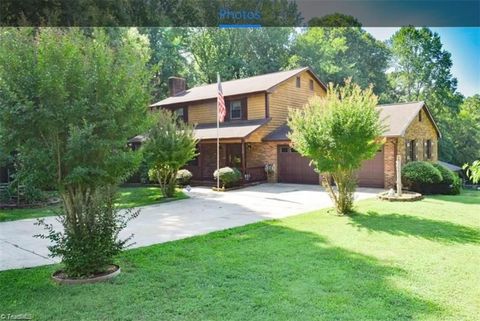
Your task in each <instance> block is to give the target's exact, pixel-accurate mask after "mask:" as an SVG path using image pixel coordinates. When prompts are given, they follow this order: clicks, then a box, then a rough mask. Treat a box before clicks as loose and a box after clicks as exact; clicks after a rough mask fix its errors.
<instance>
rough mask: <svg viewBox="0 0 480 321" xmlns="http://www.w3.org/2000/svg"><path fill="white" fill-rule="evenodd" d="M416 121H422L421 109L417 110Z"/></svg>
mask: <svg viewBox="0 0 480 321" xmlns="http://www.w3.org/2000/svg"><path fill="white" fill-rule="evenodd" d="M418 121H422V111H421V110H420V111H419V112H418Z"/></svg>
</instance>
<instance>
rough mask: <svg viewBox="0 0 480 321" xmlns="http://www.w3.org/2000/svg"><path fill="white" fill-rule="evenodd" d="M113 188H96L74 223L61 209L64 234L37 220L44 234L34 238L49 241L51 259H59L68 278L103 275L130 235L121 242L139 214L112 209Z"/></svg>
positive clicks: (113, 199)
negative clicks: (132, 221) (120, 237)
mask: <svg viewBox="0 0 480 321" xmlns="http://www.w3.org/2000/svg"><path fill="white" fill-rule="evenodd" d="M114 201H115V189H114V188H113V187H108V188H103V189H99V190H98V191H96V192H95V193H93V194H92V195H91V197H89V200H88V202H84V203H83V204H84V206H82V207H81V208H78V210H77V222H75V223H74V224H72V222H70V221H69V217H68V216H67V215H65V212H64V210H63V209H62V210H61V211H60V215H59V219H60V222H61V223H62V224H63V226H64V227H65V232H59V231H55V229H54V227H53V225H52V224H46V223H45V222H44V221H43V220H38V222H37V223H36V224H37V225H42V226H43V227H44V228H45V230H46V231H47V235H42V234H40V235H35V236H36V237H39V238H42V239H49V240H50V241H52V243H53V245H51V246H49V247H48V248H49V250H50V252H51V254H50V256H51V257H61V258H62V262H63V263H64V265H65V272H66V274H67V275H68V276H69V277H84V276H91V275H95V274H98V273H101V272H104V271H105V270H106V268H107V267H108V265H109V264H111V263H112V257H113V256H114V255H116V254H118V253H119V252H120V251H121V250H122V249H123V248H125V247H128V246H129V245H128V244H127V243H128V242H129V241H130V239H131V238H132V236H133V235H131V236H130V237H128V238H126V239H123V240H120V239H118V234H119V233H120V231H121V230H122V229H124V228H125V226H126V225H127V223H128V222H129V221H130V220H131V219H133V218H135V217H137V216H138V214H139V213H140V211H135V212H133V211H132V210H131V209H130V210H127V211H119V210H118V209H117V208H116V207H115V206H114Z"/></svg>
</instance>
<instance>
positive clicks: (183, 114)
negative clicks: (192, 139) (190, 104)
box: [173, 107, 188, 122]
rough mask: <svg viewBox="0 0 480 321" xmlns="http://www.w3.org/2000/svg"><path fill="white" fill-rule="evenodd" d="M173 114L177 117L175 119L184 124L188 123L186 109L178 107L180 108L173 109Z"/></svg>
mask: <svg viewBox="0 0 480 321" xmlns="http://www.w3.org/2000/svg"><path fill="white" fill-rule="evenodd" d="M173 112H174V113H175V115H176V116H177V119H181V120H183V121H184V122H187V121H188V119H187V108H186V107H180V108H177V109H174V110H173Z"/></svg>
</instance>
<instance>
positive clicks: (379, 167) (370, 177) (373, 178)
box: [358, 148, 384, 187]
mask: <svg viewBox="0 0 480 321" xmlns="http://www.w3.org/2000/svg"><path fill="white" fill-rule="evenodd" d="M383 179H384V170H383V148H382V150H381V151H379V152H378V153H377V155H375V158H373V159H369V160H366V161H364V162H363V164H362V167H361V168H360V170H359V171H358V186H364V187H383V185H384V183H383Z"/></svg>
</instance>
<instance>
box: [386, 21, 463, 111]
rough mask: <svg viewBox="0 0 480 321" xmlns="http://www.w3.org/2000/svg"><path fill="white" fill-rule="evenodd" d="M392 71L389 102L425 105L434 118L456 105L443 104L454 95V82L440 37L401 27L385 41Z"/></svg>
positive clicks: (450, 63)
mask: <svg viewBox="0 0 480 321" xmlns="http://www.w3.org/2000/svg"><path fill="white" fill-rule="evenodd" d="M388 43H389V46H390V49H391V51H392V58H393V59H392V60H393V61H392V63H393V71H392V72H391V73H390V74H389V77H390V82H391V86H392V93H391V99H392V100H393V101H419V100H425V101H427V102H428V104H429V106H430V108H431V109H432V112H433V113H434V115H439V114H441V112H442V111H444V110H445V108H448V109H450V110H451V111H452V110H453V111H454V110H455V109H457V110H458V105H456V104H453V105H452V104H449V103H448V102H447V101H446V100H448V99H449V98H454V97H448V96H449V95H452V94H453V93H455V90H456V87H457V80H456V79H455V78H454V77H453V76H452V74H451V67H452V59H451V54H450V53H449V52H448V51H446V50H444V49H443V46H442V43H441V40H440V36H439V35H438V34H437V33H434V32H432V31H431V30H430V29H428V28H419V29H417V28H415V27H403V28H401V29H400V30H399V31H397V32H396V33H395V34H394V35H393V36H392V38H391V39H390V40H389V41H388Z"/></svg>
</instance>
